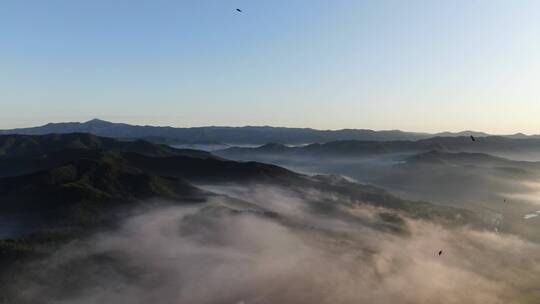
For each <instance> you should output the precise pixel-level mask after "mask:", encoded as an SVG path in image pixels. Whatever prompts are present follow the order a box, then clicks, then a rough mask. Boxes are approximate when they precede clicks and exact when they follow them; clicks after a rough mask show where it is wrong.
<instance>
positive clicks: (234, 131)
mask: <svg viewBox="0 0 540 304" xmlns="http://www.w3.org/2000/svg"><path fill="white" fill-rule="evenodd" d="M74 132H82V133H92V134H95V135H98V136H106V137H114V138H123V139H145V140H147V141H150V142H153V143H165V144H266V143H271V142H277V143H282V144H292V145H297V144H307V143H325V142H331V141H337V140H362V141H395V140H421V139H427V138H430V137H436V136H441V137H442V136H444V137H456V136H470V135H472V136H475V137H485V136H489V135H490V134H487V133H483V132H474V131H463V132H458V133H451V132H443V133H436V134H430V133H418V132H404V131H399V130H386V131H373V130H366V129H342V130H315V129H310V128H284V127H269V126H245V127H216V126H211V127H194V128H174V127H157V126H138V125H129V124H125V123H113V122H108V121H104V120H100V119H93V120H90V121H87V122H82V123H81V122H64V123H49V124H46V125H43V126H38V127H31V128H20V129H11V130H0V134H27V135H42V134H51V133H57V134H63V133H74ZM507 137H511V138H531V137H534V138H540V137H539V136H538V135H533V136H527V135H524V134H520V133H518V134H513V135H508V136H507Z"/></svg>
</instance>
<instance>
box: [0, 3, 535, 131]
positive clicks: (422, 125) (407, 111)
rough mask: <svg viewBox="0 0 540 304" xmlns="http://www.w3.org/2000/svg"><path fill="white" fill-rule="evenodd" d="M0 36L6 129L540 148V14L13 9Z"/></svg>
mask: <svg viewBox="0 0 540 304" xmlns="http://www.w3.org/2000/svg"><path fill="white" fill-rule="evenodd" d="M236 8H241V9H243V11H244V12H243V13H238V12H236V11H235V9H236ZM0 37H1V38H0V109H1V110H0V128H11V127H21V126H30V125H38V124H42V123H46V122H50V121H82V120H88V119H91V118H94V117H99V118H102V119H107V120H112V121H119V122H120V121H121V122H128V123H137V124H153V125H173V126H203V125H234V126H238V125H275V126H297V127H313V128H320V129H339V128H371V129H404V130H410V131H432V132H433V131H443V130H450V131H458V130H464V129H474V130H482V131H488V132H493V133H513V132H525V133H540V123H539V117H540V85H539V80H540V1H519V0H516V1H498V0H485V1H474V0H456V1H438V0H433V1H412V0H410V1H401V0H400V1H353V0H349V1H344V0H342V1H339V0H332V1H330V0H327V1H323V0H304V1H300V0H288V1H276V0H272V1H255V0H250V1H248V0H231V1H228V0H215V1H206V0H197V1H195V0H192V1H181V0H176V1H173V0H170V1H166V0H154V1H150V0H148V1H137V0H130V1H127V0H123V1H120V0H118V1H115V0H93V1H78V0H63V1H61V0H56V1H55V0H49V1H45V0H42V1H39V0H33V1H32V0H4V1H0Z"/></svg>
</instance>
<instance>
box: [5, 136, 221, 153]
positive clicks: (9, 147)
mask: <svg viewBox="0 0 540 304" xmlns="http://www.w3.org/2000/svg"><path fill="white" fill-rule="evenodd" d="M66 149H74V150H111V151H123V152H136V153H140V154H144V155H149V156H172V155H188V156H191V157H203V158H205V157H212V155H211V154H209V153H207V152H204V151H198V150H190V149H174V148H171V147H169V146H166V145H156V144H151V143H149V142H146V141H143V140H136V141H119V140H116V139H112V138H107V137H98V136H96V135H92V134H87V133H70V134H48V135H39V136H29V135H2V136H0V157H2V158H7V157H10V158H25V157H36V156H41V155H44V154H47V153H51V152H55V151H59V150H66Z"/></svg>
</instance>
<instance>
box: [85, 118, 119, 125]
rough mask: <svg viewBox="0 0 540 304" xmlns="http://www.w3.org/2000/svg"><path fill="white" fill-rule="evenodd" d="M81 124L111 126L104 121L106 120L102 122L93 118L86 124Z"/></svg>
mask: <svg viewBox="0 0 540 304" xmlns="http://www.w3.org/2000/svg"><path fill="white" fill-rule="evenodd" d="M83 124H85V125H90V124H91V125H105V124H107V125H108V124H112V122H110V121H106V120H102V119H99V118H94V119H91V120H89V121H86V122H83Z"/></svg>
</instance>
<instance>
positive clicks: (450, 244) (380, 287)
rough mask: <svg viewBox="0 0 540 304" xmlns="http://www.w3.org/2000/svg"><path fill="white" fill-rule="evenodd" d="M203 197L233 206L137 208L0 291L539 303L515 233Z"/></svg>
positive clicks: (325, 198) (369, 212)
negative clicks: (117, 224) (108, 227)
mask: <svg viewBox="0 0 540 304" xmlns="http://www.w3.org/2000/svg"><path fill="white" fill-rule="evenodd" d="M206 189H207V190H212V191H214V192H220V193H222V194H226V195H228V196H229V197H234V198H236V199H228V198H226V197H224V196H219V197H214V198H212V199H210V200H209V201H208V202H207V203H204V204H200V205H196V206H187V207H186V206H184V207H179V206H175V205H174V204H163V205H162V206H160V207H153V208H150V209H141V210H138V211H136V212H134V213H133V215H132V216H130V217H128V218H127V219H126V220H125V221H124V222H123V223H122V224H121V225H119V227H118V228H116V229H113V230H110V231H106V232H101V233H97V234H94V235H92V236H90V237H85V238H82V239H79V240H76V241H72V242H70V243H69V244H67V245H65V246H63V247H62V248H61V249H60V250H58V251H56V252H54V253H53V254H51V255H50V256H48V257H47V258H44V259H40V260H39V261H35V262H32V263H30V264H27V265H25V266H24V267H23V269H22V270H20V271H19V272H18V273H17V275H15V276H14V278H13V279H12V280H11V281H10V282H11V284H9V286H5V289H4V290H17V296H16V301H17V303H38V302H39V303H76V304H83V303H84V304H90V303H171V304H177V303H192V304H199V303H201V304H202V303H204V304H206V303H212V304H213V303H245V304H247V303H460V304H462V303H538V301H539V300H540V289H539V287H538V286H540V285H539V283H540V263H539V262H540V248H539V246H538V245H537V244H535V243H532V242H529V241H526V240H524V239H522V238H520V237H518V236H515V235H511V234H507V233H495V232H493V231H485V230H475V229H472V228H470V227H467V226H462V227H459V228H448V227H443V226H441V225H439V224H437V223H433V222H427V221H422V220H413V219H411V218H409V217H408V216H407V214H404V213H397V212H395V211H391V210H386V209H384V208H378V207H373V206H368V205H363V204H357V205H350V204H346V203H344V202H341V201H340V200H339V198H337V197H335V196H333V195H330V194H325V193H319V192H317V191H312V190H310V191H309V192H307V193H303V195H298V194H297V193H294V192H291V191H288V190H285V189H281V188H275V187H268V186H263V185H260V186H253V187H223V186H220V187H218V186H208V187H206ZM316 201H317V202H319V204H320V202H324V204H328V205H331V206H332V210H333V211H332V212H326V211H325V212H323V211H321V208H320V206H315V205H314V202H316ZM439 250H442V254H441V255H439V254H438V252H439Z"/></svg>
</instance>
